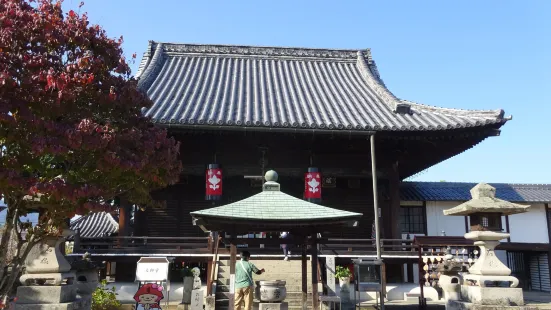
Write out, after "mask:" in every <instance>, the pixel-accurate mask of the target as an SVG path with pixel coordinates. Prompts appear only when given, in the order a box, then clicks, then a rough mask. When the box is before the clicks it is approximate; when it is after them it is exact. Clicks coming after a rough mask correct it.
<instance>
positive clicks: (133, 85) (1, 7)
mask: <svg viewBox="0 0 551 310" xmlns="http://www.w3.org/2000/svg"><path fill="white" fill-rule="evenodd" d="M81 6H82V3H81ZM121 43H122V37H121V38H120V39H112V38H109V37H108V36H107V34H106V32H105V31H104V30H103V29H102V28H101V27H100V26H98V25H90V23H89V21H88V18H87V15H86V14H85V13H84V14H79V13H77V12H74V11H69V12H68V13H63V11H62V7H61V1H54V0H36V1H35V0H0V194H1V195H2V196H3V198H4V200H5V202H6V204H7V206H8V209H7V218H6V225H5V229H4V231H3V232H2V239H1V241H0V299H1V300H0V302H4V303H3V304H5V301H6V298H7V296H8V293H9V292H10V290H11V289H12V287H13V285H14V283H15V281H16V279H17V277H18V275H19V273H20V272H21V270H22V267H23V263H24V261H25V258H26V257H27V254H28V253H29V250H30V249H31V247H32V246H33V245H35V244H36V243H38V242H41V240H43V238H44V237H45V236H57V235H59V234H60V233H61V231H62V229H63V225H64V223H66V220H67V218H71V217H72V216H74V215H75V214H81V215H84V214H86V213H88V212H90V211H110V209H111V208H112V204H111V203H110V200H112V199H114V198H115V197H120V198H122V199H124V200H125V201H128V202H129V203H133V204H136V205H138V206H140V207H146V206H154V205H157V204H158V203H157V202H155V201H154V200H153V199H152V197H151V195H150V192H151V191H152V190H155V189H159V188H163V187H166V186H167V185H169V184H173V183H174V182H176V181H177V179H178V176H179V173H180V171H181V164H180V161H179V159H178V157H179V144H178V143H177V142H176V141H174V139H172V138H170V137H168V136H167V132H166V131H165V130H163V129H160V128H158V127H154V126H153V125H152V124H151V122H150V121H149V119H147V118H145V117H143V115H142V113H141V111H142V109H143V108H148V107H150V106H151V104H152V102H151V101H150V99H149V98H148V97H147V96H146V95H145V94H144V93H142V92H141V91H140V90H139V89H138V88H137V81H136V80H134V79H133V78H132V77H131V75H130V68H129V66H128V64H127V61H126V60H125V57H124V56H123V51H122V49H121ZM133 58H135V55H134V56H133ZM37 210H38V211H40V214H41V216H40V218H39V221H38V224H37V225H36V226H34V227H31V225H30V224H29V223H21V222H20V220H19V219H20V217H21V216H24V215H26V214H28V213H29V212H36V211H37ZM25 234H26V238H25V239H24V238H23V236H24V235H25ZM13 236H16V239H17V241H18V242H17V246H16V249H15V255H14V259H13V260H12V261H11V262H8V260H7V257H6V253H8V251H7V249H8V247H9V241H10V240H12V238H13ZM8 264H10V266H11V270H12V271H11V273H10V274H9V275H8V274H5V273H6V270H8V268H7V266H8Z"/></svg>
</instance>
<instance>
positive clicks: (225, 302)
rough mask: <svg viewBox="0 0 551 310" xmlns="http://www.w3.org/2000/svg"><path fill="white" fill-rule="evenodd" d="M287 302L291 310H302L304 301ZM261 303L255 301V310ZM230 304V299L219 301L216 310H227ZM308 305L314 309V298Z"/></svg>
mask: <svg viewBox="0 0 551 310" xmlns="http://www.w3.org/2000/svg"><path fill="white" fill-rule="evenodd" d="M285 302H287V304H288V305H289V309H302V299H301V300H288V299H287V298H286V299H285ZM259 303H260V301H258V300H256V299H255V300H254V301H253V309H258V304H259ZM228 304H229V299H217V300H216V302H215V307H216V310H221V309H227V308H228ZM307 305H308V307H309V308H311V307H312V298H309V299H308V302H307Z"/></svg>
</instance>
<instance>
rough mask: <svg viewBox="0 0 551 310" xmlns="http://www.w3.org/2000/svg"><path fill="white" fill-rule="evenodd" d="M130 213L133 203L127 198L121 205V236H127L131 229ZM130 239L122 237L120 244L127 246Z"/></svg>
mask: <svg viewBox="0 0 551 310" xmlns="http://www.w3.org/2000/svg"><path fill="white" fill-rule="evenodd" d="M130 213H131V205H130V204H129V203H128V202H126V201H125V200H122V201H121V204H120V206H119V237H126V236H128V235H129V231H130ZM127 241H128V240H126V239H124V238H121V239H120V240H119V245H120V246H126V245H127V243H128V242H127Z"/></svg>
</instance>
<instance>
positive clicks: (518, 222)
mask: <svg viewBox="0 0 551 310" xmlns="http://www.w3.org/2000/svg"><path fill="white" fill-rule="evenodd" d="M530 206H531V207H530V211H528V212H526V213H521V214H514V215H510V216H509V229H510V232H511V242H527V243H549V234H548V231H547V216H546V214H545V205H544V204H531V205H530Z"/></svg>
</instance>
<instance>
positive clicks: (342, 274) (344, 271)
mask: <svg viewBox="0 0 551 310" xmlns="http://www.w3.org/2000/svg"><path fill="white" fill-rule="evenodd" d="M350 276H352V273H350V269H348V267H343V266H337V268H336V270H335V278H337V279H343V278H349V277H350Z"/></svg>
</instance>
